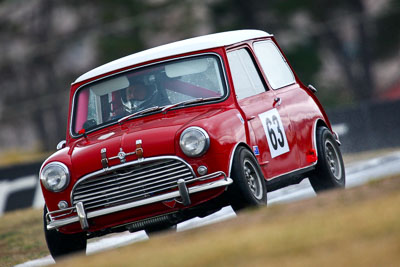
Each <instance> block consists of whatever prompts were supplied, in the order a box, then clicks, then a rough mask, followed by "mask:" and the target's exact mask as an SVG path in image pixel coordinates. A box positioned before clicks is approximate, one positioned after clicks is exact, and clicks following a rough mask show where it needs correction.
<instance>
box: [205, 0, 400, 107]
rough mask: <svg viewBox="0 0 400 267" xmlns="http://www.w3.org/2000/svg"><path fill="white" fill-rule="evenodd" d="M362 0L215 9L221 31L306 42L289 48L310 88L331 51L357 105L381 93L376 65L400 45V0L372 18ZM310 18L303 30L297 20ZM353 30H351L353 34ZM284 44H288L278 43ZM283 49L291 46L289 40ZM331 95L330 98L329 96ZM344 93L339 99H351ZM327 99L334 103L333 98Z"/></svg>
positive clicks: (249, 3)
mask: <svg viewBox="0 0 400 267" xmlns="http://www.w3.org/2000/svg"><path fill="white" fill-rule="evenodd" d="M364 2H365V1H362V0H337V1H329V0H303V1H279V0H269V1H257V0H235V1H228V0H218V1H215V3H214V4H213V5H212V6H211V8H212V10H213V19H214V22H215V25H216V28H217V30H218V31H219V30H231V29H238V28H259V29H268V31H271V32H274V33H277V35H279V34H280V33H285V32H286V33H287V34H286V35H284V34H282V35H283V36H285V37H288V39H293V38H295V39H296V38H297V39H300V42H295V43H296V44H295V45H291V46H290V45H289V47H285V49H284V50H285V51H288V52H287V55H288V57H289V60H290V62H291V63H292V64H293V66H294V69H295V70H296V72H298V73H299V76H300V77H302V79H304V78H305V80H307V81H308V82H312V83H313V82H314V81H315V80H316V74H317V72H318V71H319V69H320V67H321V59H320V58H321V57H322V56H323V55H326V51H329V53H331V54H332V55H333V58H334V59H335V61H336V62H337V64H338V65H339V66H340V70H341V74H340V76H341V77H343V80H344V81H345V83H344V84H343V85H340V81H339V83H337V84H332V85H331V86H332V87H338V88H336V89H339V90H349V91H350V92H351V94H350V95H351V96H350V97H351V98H353V99H354V100H355V101H362V100H369V99H371V98H372V97H373V96H374V93H375V89H376V88H375V87H376V86H375V79H374V74H373V71H372V69H373V64H374V63H376V62H377V61H378V60H380V59H381V56H389V57H390V55H391V53H392V52H391V53H388V51H393V49H395V48H396V47H399V44H400V37H399V36H400V27H398V25H399V22H400V20H399V18H400V16H399V15H400V14H399V10H400V7H399V2H400V1H399V0H391V1H389V3H388V4H387V12H381V13H380V14H379V16H373V15H371V14H368V13H367V11H366V7H365V3H364ZM298 14H306V16H307V19H308V20H309V22H308V23H306V24H305V26H306V27H300V26H299V25H296V22H293V20H294V19H295V17H296V15H298ZM349 27H351V29H349ZM278 41H280V42H282V40H278ZM282 43H285V42H284V40H283V42H282ZM328 93H329V92H328ZM343 93H344V92H340V91H339V95H340V94H342V95H345V96H346V97H348V96H349V94H346V93H344V94H343ZM320 94H321V95H322V98H324V99H331V97H330V95H331V94H330V93H329V94H328V95H329V96H328V95H327V97H324V96H323V94H324V92H320Z"/></svg>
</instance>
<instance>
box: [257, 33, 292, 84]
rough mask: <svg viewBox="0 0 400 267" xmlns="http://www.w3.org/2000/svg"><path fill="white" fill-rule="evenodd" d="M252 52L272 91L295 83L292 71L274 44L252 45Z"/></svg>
mask: <svg viewBox="0 0 400 267" xmlns="http://www.w3.org/2000/svg"><path fill="white" fill-rule="evenodd" d="M254 51H255V53H256V56H257V58H258V60H259V61H260V63H261V67H262V69H263V71H264V73H265V75H266V76H267V80H268V82H269V84H270V85H271V87H272V89H279V88H281V87H284V86H287V85H289V84H293V83H294V82H295V79H294V75H293V72H292V70H291V69H290V67H289V65H288V64H287V63H286V60H285V58H284V57H283V56H282V54H281V53H280V51H279V50H278V47H276V45H275V44H274V42H272V41H263V42H257V43H254Z"/></svg>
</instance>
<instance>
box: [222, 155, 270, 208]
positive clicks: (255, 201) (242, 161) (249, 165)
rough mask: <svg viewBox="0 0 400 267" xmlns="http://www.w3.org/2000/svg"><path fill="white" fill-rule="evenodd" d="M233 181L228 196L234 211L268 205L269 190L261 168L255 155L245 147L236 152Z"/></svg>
mask: <svg viewBox="0 0 400 267" xmlns="http://www.w3.org/2000/svg"><path fill="white" fill-rule="evenodd" d="M232 179H233V184H232V185H231V186H230V187H229V190H228V194H229V199H230V203H231V205H232V208H233V209H234V210H240V209H242V208H245V207H247V206H260V205H266V204H267V188H266V185H265V179H264V176H263V175H262V172H261V169H260V166H259V165H258V163H257V160H256V158H255V157H254V155H253V154H252V153H251V152H250V151H249V150H247V149H246V148H244V147H240V148H239V149H238V150H237V151H236V152H235V156H234V158H233V165H232Z"/></svg>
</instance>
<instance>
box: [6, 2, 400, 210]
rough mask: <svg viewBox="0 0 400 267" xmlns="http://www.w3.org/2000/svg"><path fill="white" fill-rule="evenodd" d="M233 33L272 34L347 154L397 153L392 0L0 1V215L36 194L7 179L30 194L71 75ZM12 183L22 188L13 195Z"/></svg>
mask: <svg viewBox="0 0 400 267" xmlns="http://www.w3.org/2000/svg"><path fill="white" fill-rule="evenodd" d="M236 29H260V30H264V31H267V32H269V33H272V34H274V35H275V37H276V39H277V41H278V42H279V44H280V45H281V47H282V49H283V51H284V52H285V54H286V56H287V57H288V59H289V62H290V63H291V64H292V66H293V68H294V69H295V71H296V73H297V74H298V75H299V77H300V78H301V80H302V81H303V83H304V84H306V85H307V84H313V85H314V86H315V87H316V88H317V89H318V93H317V96H318V98H319V99H320V101H321V102H322V104H323V105H324V107H325V108H326V109H327V111H328V115H329V116H330V118H331V120H332V122H333V124H334V127H335V130H336V131H338V132H339V134H340V135H341V136H342V142H343V146H342V150H343V151H344V152H345V153H350V152H359V151H363V150H373V149H379V148H386V147H396V146H399V145H400V140H398V139H399V138H398V133H399V128H398V127H400V123H399V122H400V119H399V115H398V114H400V102H398V101H399V100H398V99H400V49H399V48H400V0H336V1H330V0H303V1H279V0H204V1H195V0H141V1H139V0H113V1H107V0H93V1H78V0H69V1H53V0H30V1H25V0H2V1H0V40H1V41H0V51H1V53H0V88H1V90H0V125H1V128H0V166H2V168H1V169H0V195H3V197H0V214H1V212H2V211H3V210H10V209H14V206H13V204H8V203H11V202H7V201H8V200H7V201H6V200H4V198H5V197H4V195H6V196H8V199H10V198H15V199H19V200H20V202H21V199H22V198H23V197H25V198H29V199H34V201H35V199H36V198H35V196H38V195H40V192H39V193H38V192H37V191H38V190H36V191H34V192H33V193H29V194H31V195H29V194H27V192H28V191H26V192H24V191H23V190H28V189H26V188H28V187H27V186H25V187H24V185H19V186H20V187H18V186H17V185H16V184H17V182H16V181H17V180H21V179H19V178H20V177H21V176H23V177H30V178H29V179H30V180H29V181H30V182H29V183H30V186H31V187H32V185H33V187H34V188H37V171H38V169H39V167H40V164H41V162H42V161H43V159H44V158H45V157H46V156H47V155H49V154H51V153H52V152H54V151H55V147H56V145H57V143H58V142H59V141H60V140H62V139H65V134H66V122H67V116H68V115H67V112H68V101H69V86H70V84H71V83H72V82H73V81H74V80H75V79H76V77H78V76H79V75H81V74H82V73H84V72H86V71H89V70H90V69H92V68H94V67H97V66H99V65H101V64H104V63H106V62H108V61H111V60H114V59H116V58H119V57H122V56H126V55H129V54H132V53H135V52H138V51H141V50H143V49H147V48H151V47H154V46H157V45H161V44H165V43H168V42H172V41H176V40H181V39H184V38H190V37H194V36H199V35H204V34H208V33H214V32H220V31H228V30H236ZM21 166H23V167H21ZM28 169H29V171H28ZM23 170H26V171H25V172H24V171H23ZM20 172H21V173H20ZM32 175H33V176H32ZM24 184H25V185H27V184H28V182H25V183H24ZM11 185H12V186H14V187H13V188H25V189H23V190H22V189H19V191H18V192H19V193H18V194H17V193H15V194H17V195H12V194H14V193H13V192H17V191H15V190H14V189H13V190H14V191H13V190H11V189H7V188H10V187H12V186H11ZM31 191H32V190H31ZM31 191H29V192H31ZM4 192H6V193H4ZM10 192H11V193H10ZM21 192H22V193H21ZM28 195H29V196H28ZM2 198H3V200H2ZM2 203H3V204H2ZM10 205H11V206H10Z"/></svg>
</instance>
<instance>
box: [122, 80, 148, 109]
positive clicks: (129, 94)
mask: <svg viewBox="0 0 400 267" xmlns="http://www.w3.org/2000/svg"><path fill="white" fill-rule="evenodd" d="M148 95H149V92H148V90H147V88H146V86H145V85H144V83H141V82H137V81H136V82H134V83H132V84H131V85H130V86H129V87H128V88H126V100H128V102H129V103H130V110H132V111H135V110H137V109H139V108H142V107H143V104H144V103H145V102H146V100H147V99H149V96H148Z"/></svg>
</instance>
